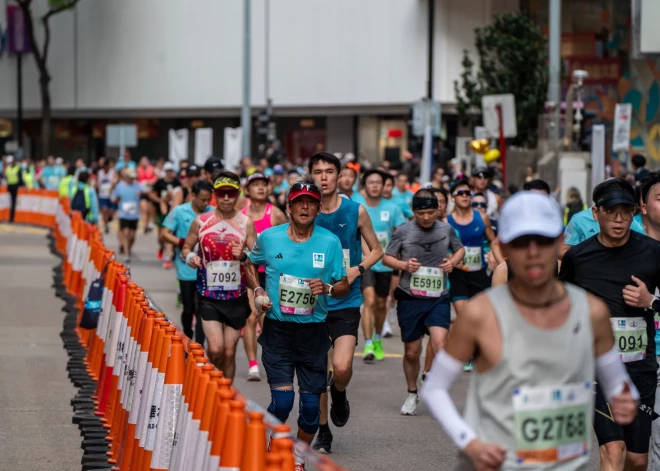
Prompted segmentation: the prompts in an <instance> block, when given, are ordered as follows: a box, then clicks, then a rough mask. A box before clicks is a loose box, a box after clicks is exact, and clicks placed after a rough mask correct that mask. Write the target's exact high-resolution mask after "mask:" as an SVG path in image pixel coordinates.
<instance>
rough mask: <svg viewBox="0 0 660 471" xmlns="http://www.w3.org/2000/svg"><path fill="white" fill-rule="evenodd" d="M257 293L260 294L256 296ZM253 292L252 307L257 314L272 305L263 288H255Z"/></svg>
mask: <svg viewBox="0 0 660 471" xmlns="http://www.w3.org/2000/svg"><path fill="white" fill-rule="evenodd" d="M257 293H261V294H259V295H258V296H257V295H256V294H257ZM254 294H255V297H254V308H255V309H256V310H257V314H259V315H262V314H263V313H265V312H268V311H270V310H271V308H272V307H273V303H272V302H271V301H270V298H269V297H268V295H267V294H266V290H264V289H263V288H257V289H256V290H255V293H254Z"/></svg>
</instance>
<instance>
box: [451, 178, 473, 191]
mask: <svg viewBox="0 0 660 471" xmlns="http://www.w3.org/2000/svg"><path fill="white" fill-rule="evenodd" d="M459 186H467V187H468V188H469V189H470V190H472V189H473V188H474V187H473V186H472V185H471V184H470V182H469V181H467V180H466V179H464V178H463V179H461V180H456V181H455V182H454V183H453V184H452V186H451V192H452V193H453V192H454V191H456V188H458V187H459Z"/></svg>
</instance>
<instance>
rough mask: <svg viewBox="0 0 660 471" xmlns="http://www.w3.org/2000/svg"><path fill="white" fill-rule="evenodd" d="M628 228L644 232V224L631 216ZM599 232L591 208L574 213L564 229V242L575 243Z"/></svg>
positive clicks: (598, 226)
mask: <svg viewBox="0 0 660 471" xmlns="http://www.w3.org/2000/svg"><path fill="white" fill-rule="evenodd" d="M630 229H631V230H633V231H635V232H639V233H640V234H644V226H642V225H641V224H640V223H639V222H637V220H636V219H634V218H633V221H632V225H631V226H630ZM599 232H600V225H599V224H598V222H597V221H596V220H595V219H594V215H593V212H592V211H591V208H587V209H585V210H582V211H580V212H579V213H576V214H575V215H574V216H573V217H572V218H571V220H570V221H569V223H568V226H566V229H565V230H564V242H565V243H566V244H567V245H577V244H579V243H580V242H583V241H585V240H587V239H589V238H590V237H593V236H595V235H596V234H598V233H599Z"/></svg>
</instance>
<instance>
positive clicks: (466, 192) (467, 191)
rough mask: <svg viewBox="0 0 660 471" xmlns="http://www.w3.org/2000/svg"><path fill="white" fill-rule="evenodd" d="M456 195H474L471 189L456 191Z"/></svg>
mask: <svg viewBox="0 0 660 471" xmlns="http://www.w3.org/2000/svg"><path fill="white" fill-rule="evenodd" d="M454 196H472V192H471V191H470V190H458V191H455V192H454Z"/></svg>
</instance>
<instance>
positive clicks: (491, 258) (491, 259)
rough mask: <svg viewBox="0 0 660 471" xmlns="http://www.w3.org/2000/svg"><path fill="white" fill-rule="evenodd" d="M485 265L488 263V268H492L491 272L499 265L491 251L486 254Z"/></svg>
mask: <svg viewBox="0 0 660 471" xmlns="http://www.w3.org/2000/svg"><path fill="white" fill-rule="evenodd" d="M486 263H488V266H489V267H490V268H492V269H493V270H494V269H495V267H496V266H497V265H499V263H497V259H496V258H495V255H494V254H493V251H492V250H491V251H489V252H488V253H487V254H486Z"/></svg>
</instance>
